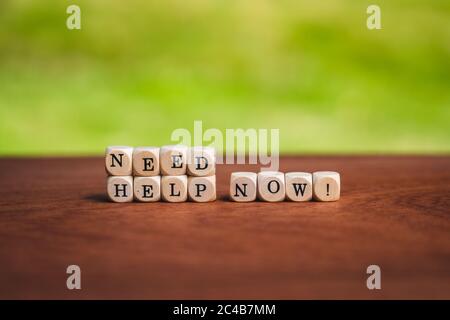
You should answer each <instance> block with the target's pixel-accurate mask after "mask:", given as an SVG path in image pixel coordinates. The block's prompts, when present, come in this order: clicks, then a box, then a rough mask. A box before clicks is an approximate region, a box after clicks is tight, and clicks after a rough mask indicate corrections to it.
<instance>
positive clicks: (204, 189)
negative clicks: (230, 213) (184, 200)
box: [188, 176, 216, 202]
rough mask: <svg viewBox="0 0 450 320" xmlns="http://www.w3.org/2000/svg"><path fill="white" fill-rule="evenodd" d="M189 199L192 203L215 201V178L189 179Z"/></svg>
mask: <svg viewBox="0 0 450 320" xmlns="http://www.w3.org/2000/svg"><path fill="white" fill-rule="evenodd" d="M188 194H189V199H191V200H192V201H194V202H210V201H214V200H216V176H208V177H189V178H188Z"/></svg>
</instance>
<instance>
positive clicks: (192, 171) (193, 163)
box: [105, 145, 216, 202]
mask: <svg viewBox="0 0 450 320" xmlns="http://www.w3.org/2000/svg"><path fill="white" fill-rule="evenodd" d="M105 167H106V172H107V173H108V175H109V177H108V179H107V192H108V196H109V198H110V199H111V200H112V201H114V202H131V201H133V199H135V200H137V201H141V202H155V201H160V200H161V199H162V200H164V201H167V202H184V201H187V200H188V198H189V199H190V200H191V201H195V202H209V201H214V200H216V176H215V173H216V157H215V150H214V149H213V148H210V147H192V148H188V147H186V146H182V145H173V146H163V147H161V148H159V147H138V148H132V147H120V146H115V147H108V148H106V155H105Z"/></svg>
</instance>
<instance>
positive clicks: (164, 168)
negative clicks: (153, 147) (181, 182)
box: [159, 145, 188, 176]
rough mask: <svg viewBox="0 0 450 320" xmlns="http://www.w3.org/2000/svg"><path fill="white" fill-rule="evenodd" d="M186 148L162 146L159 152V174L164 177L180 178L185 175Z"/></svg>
mask: <svg viewBox="0 0 450 320" xmlns="http://www.w3.org/2000/svg"><path fill="white" fill-rule="evenodd" d="M187 150H188V148H187V147H186V146H182V145H174V146H164V147H162V148H161V149H160V151H159V159H160V161H159V164H160V167H161V173H162V174H163V175H165V176H181V175H185V174H186V167H187V165H186V163H187Z"/></svg>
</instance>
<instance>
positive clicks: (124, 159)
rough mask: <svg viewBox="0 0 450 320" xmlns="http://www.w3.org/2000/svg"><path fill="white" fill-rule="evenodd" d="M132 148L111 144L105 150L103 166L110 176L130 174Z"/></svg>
mask: <svg viewBox="0 0 450 320" xmlns="http://www.w3.org/2000/svg"><path fill="white" fill-rule="evenodd" d="M132 159H133V148H132V147H125V146H124V147H121V146H112V147H107V148H106V151H105V168H106V172H107V173H108V174H109V175H111V176H131V174H132V167H133V160H132Z"/></svg>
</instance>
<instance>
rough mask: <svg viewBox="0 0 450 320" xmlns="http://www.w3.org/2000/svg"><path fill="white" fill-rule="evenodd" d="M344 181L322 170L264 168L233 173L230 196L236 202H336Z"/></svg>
mask: <svg viewBox="0 0 450 320" xmlns="http://www.w3.org/2000/svg"><path fill="white" fill-rule="evenodd" d="M340 185H341V181H340V176H339V173H337V172H332V171H319V172H314V173H313V174H311V173H308V172H288V173H286V174H284V173H282V172H274V171H262V172H260V173H258V174H256V173H253V172H233V173H232V174H231V178H230V199H231V200H232V201H236V202H250V201H255V200H256V196H258V199H259V200H261V201H266V202H279V201H283V200H289V201H294V202H303V201H310V200H312V199H314V200H316V201H321V202H328V201H336V200H339V198H340V192H341V187H340Z"/></svg>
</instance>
